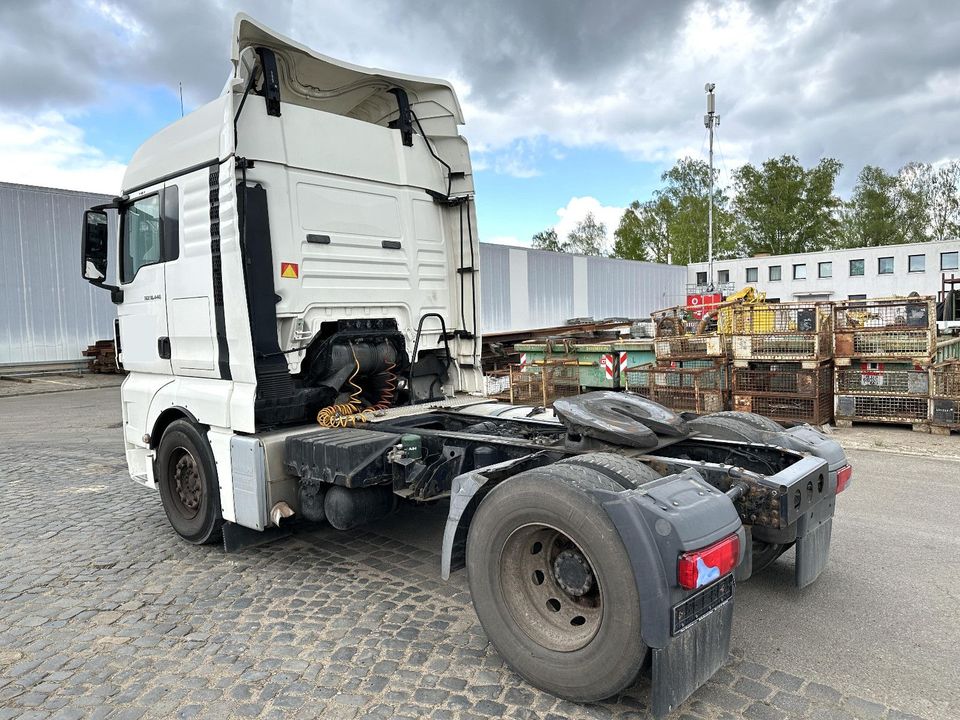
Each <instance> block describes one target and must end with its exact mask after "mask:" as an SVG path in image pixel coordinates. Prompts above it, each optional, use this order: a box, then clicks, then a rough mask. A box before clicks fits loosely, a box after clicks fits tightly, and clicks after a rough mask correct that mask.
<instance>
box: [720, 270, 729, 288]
mask: <svg viewBox="0 0 960 720" xmlns="http://www.w3.org/2000/svg"><path fill="white" fill-rule="evenodd" d="M717 282H718V283H720V284H721V285H726V284H727V283H728V282H730V271H729V270H719V271H718V272H717Z"/></svg>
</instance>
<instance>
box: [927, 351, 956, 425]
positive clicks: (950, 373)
mask: <svg viewBox="0 0 960 720" xmlns="http://www.w3.org/2000/svg"><path fill="white" fill-rule="evenodd" d="M930 374H931V377H932V383H931V388H930V393H931V395H932V397H931V399H930V422H931V423H932V424H933V425H934V426H935V427H939V428H949V429H950V430H960V360H950V361H948V362H944V363H938V364H936V365H934V366H933V367H932V368H931V369H930ZM948 432H949V430H948Z"/></svg>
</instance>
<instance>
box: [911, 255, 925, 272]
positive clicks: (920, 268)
mask: <svg viewBox="0 0 960 720" xmlns="http://www.w3.org/2000/svg"><path fill="white" fill-rule="evenodd" d="M926 269H927V256H926V255H911V256H909V257H908V258H907V270H908V271H909V272H924V271H925V270H926Z"/></svg>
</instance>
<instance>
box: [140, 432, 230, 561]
mask: <svg viewBox="0 0 960 720" xmlns="http://www.w3.org/2000/svg"><path fill="white" fill-rule="evenodd" d="M156 470H157V473H156V478H157V485H158V486H159V488H160V500H161V502H162V503H163V510H164V512H166V514H167V519H168V520H169V521H170V525H171V526H172V527H173V529H174V530H176V531H177V534H179V535H180V537H182V538H183V539H184V540H186V541H187V542H191V543H194V544H195V545H203V544H206V543H211V542H216V541H218V540H219V539H220V538H221V529H222V527H223V516H222V515H221V514H220V489H219V484H218V482H217V470H216V463H215V462H214V459H213V450H211V449H210V444H209V443H208V442H207V439H206V437H204V435H203V433H202V432H201V431H200V429H199V428H197V426H195V425H194V424H193V423H190V422H188V421H186V420H175V421H174V422H172V423H170V425H169V427H167V429H166V431H165V432H164V433H163V437H162V438H161V439H160V445H159V447H158V448H157V464H156Z"/></svg>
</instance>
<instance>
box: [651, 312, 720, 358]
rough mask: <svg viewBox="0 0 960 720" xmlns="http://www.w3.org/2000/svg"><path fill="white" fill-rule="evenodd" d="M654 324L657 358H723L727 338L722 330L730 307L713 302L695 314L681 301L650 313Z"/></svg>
mask: <svg viewBox="0 0 960 720" xmlns="http://www.w3.org/2000/svg"><path fill="white" fill-rule="evenodd" d="M651 317H652V318H653V325H654V337H655V339H654V354H655V355H656V357H657V360H683V359H692V358H725V357H727V356H728V355H729V354H730V338H729V336H728V335H727V334H726V333H724V332H723V328H724V327H725V326H728V325H729V323H730V321H729V317H730V307H729V306H724V305H718V306H716V307H715V308H714V309H713V311H712V312H707V313H705V314H703V315H702V316H701V317H699V318H698V317H697V316H696V314H695V311H694V310H691V309H690V308H688V307H686V306H685V305H677V306H675V307H669V308H665V309H663V310H656V311H655V312H653V313H651Z"/></svg>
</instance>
